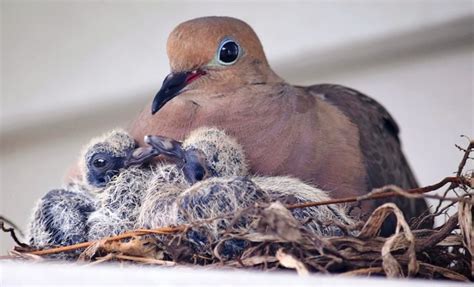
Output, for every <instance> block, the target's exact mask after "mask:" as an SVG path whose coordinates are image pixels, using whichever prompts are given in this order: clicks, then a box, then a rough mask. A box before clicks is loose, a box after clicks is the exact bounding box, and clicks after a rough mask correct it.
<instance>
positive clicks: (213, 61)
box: [152, 17, 281, 114]
mask: <svg viewBox="0 0 474 287" xmlns="http://www.w3.org/2000/svg"><path fill="white" fill-rule="evenodd" d="M167 52H168V58H169V61H170V67H171V73H170V74H169V75H168V76H167V77H166V78H165V80H164V81H163V85H162V87H161V89H160V91H159V92H158V94H157V95H156V96H155V99H154V101H153V104H152V114H154V113H156V112H157V111H158V110H159V109H160V108H162V107H163V106H164V105H165V104H166V103H167V102H168V101H170V100H171V99H173V98H174V97H175V96H177V95H178V94H181V93H183V92H185V91H188V90H195V89H200V90H206V91H207V92H209V91H212V90H214V91H216V90H217V91H220V92H224V91H225V89H229V90H231V89H235V88H236V87H239V86H242V85H247V84H252V83H267V82H275V81H281V79H280V78H279V77H278V76H277V75H276V74H275V73H274V72H273V71H272V70H271V69H270V67H269V65H268V62H267V59H266V57H265V53H264V52H263V47H262V44H261V43H260V40H259V39H258V37H257V35H256V34H255V32H254V31H253V30H252V28H251V27H250V26H249V25H248V24H246V23H245V22H243V21H241V20H238V19H235V18H230V17H203V18H197V19H193V20H189V21H186V22H184V23H181V24H180V25H178V26H177V27H176V28H175V29H174V30H173V31H172V32H171V34H170V36H169V38H168V44H167Z"/></svg>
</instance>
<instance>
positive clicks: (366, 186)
mask: <svg viewBox="0 0 474 287" xmlns="http://www.w3.org/2000/svg"><path fill="white" fill-rule="evenodd" d="M226 41H232V42H234V43H236V44H237V45H238V48H239V50H238V57H237V58H236V60H235V62H233V63H230V64H226V63H223V61H219V59H225V58H223V57H222V54H220V53H222V52H226V51H222V46H223V45H224V44H225V43H226ZM230 48H232V47H231V46H230ZM220 49H221V50H220ZM224 50H225V49H224ZM228 50H229V49H227V52H228ZM167 51H168V57H169V60H170V66H171V72H172V73H171V74H170V76H169V77H168V78H167V79H165V81H164V82H163V86H162V89H161V90H160V92H159V93H158V94H157V96H156V98H155V100H154V102H153V103H150V105H147V107H146V108H145V109H144V110H143V112H142V113H141V114H140V115H139V116H138V117H137V119H136V120H135V121H134V122H133V124H132V125H131V126H130V129H129V130H130V133H131V134H132V135H133V137H134V138H135V139H136V140H137V141H138V142H140V144H143V137H144V136H145V135H147V134H157V135H163V136H167V137H171V138H174V139H177V140H183V139H184V137H185V136H186V135H187V134H189V132H190V131H192V130H193V129H195V128H198V127H201V126H206V125H207V126H215V127H218V128H221V129H224V130H226V131H227V132H228V133H229V134H230V135H232V136H234V137H235V138H236V139H237V140H238V142H239V143H240V144H242V146H243V147H244V149H245V153H246V155H247V158H248V163H249V167H250V171H251V172H252V173H254V174H260V175H267V176H270V175H290V176H294V177H297V178H300V179H302V180H304V181H305V182H309V183H312V184H314V185H316V186H318V187H320V188H322V189H324V190H327V191H330V192H331V195H332V197H336V198H337V197H345V196H352V195H362V194H364V193H366V192H367V191H369V190H370V189H372V188H375V187H380V186H382V185H386V184H396V185H399V186H401V187H403V188H411V187H415V186H416V185H417V183H416V181H415V179H414V176H413V174H412V172H411V170H410V167H409V166H408V164H407V161H406V160H405V157H404V155H403V153H402V151H401V147H400V141H399V138H398V127H397V125H396V123H395V121H394V120H393V119H392V117H391V116H390V114H389V113H388V112H387V111H386V110H385V109H384V108H383V107H382V106H381V105H380V104H378V103H377V102H376V101H374V100H373V99H371V98H369V97H367V96H365V95H363V94H361V93H359V92H357V91H355V90H352V89H349V88H345V87H342V86H338V85H315V86H310V87H298V86H292V85H290V84H288V83H286V82H285V81H284V80H283V79H281V78H280V77H279V76H277V75H276V74H275V73H274V72H273V71H272V70H271V68H270V66H269V65H268V62H267V60H266V57H265V54H264V52H263V48H262V46H261V44H260V41H259V39H258V37H257V36H256V34H255V33H254V32H253V30H252V28H251V27H250V26H248V25H247V24H246V23H244V22H242V21H240V20H237V19H234V18H229V17H205V18H198V19H194V20H190V21H187V22H184V23H182V24H180V25H179V26H177V27H176V28H175V29H174V30H173V32H172V33H171V35H170V36H169V39H168V44H167ZM219 55H221V56H219ZM224 56H225V55H224ZM152 110H153V113H154V114H152ZM400 202H404V203H406V202H407V201H406V200H402V201H400ZM373 207H374V206H369V205H367V206H365V207H364V211H367V210H368V209H371V208H373ZM404 209H405V210H404V211H405V213H406V215H408V217H412V216H415V215H417V214H419V213H421V212H424V211H426V210H427V205H426V203H425V202H424V200H417V201H416V202H415V201H413V204H412V205H411V206H405V208H404Z"/></svg>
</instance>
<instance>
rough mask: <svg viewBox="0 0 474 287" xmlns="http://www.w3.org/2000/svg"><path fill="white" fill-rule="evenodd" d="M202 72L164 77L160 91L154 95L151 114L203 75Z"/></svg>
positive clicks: (196, 71)
mask: <svg viewBox="0 0 474 287" xmlns="http://www.w3.org/2000/svg"><path fill="white" fill-rule="evenodd" d="M205 74H206V72H204V71H203V70H199V69H198V70H193V71H185V72H175V73H171V74H169V75H168V76H166V78H165V80H164V81H163V85H162V86H161V89H160V90H159V91H158V93H157V94H156V96H155V98H154V99H153V103H152V105H151V114H152V115H154V114H155V113H156V112H158V111H159V110H160V109H161V108H162V107H163V106H164V105H165V104H166V103H167V102H168V101H170V100H171V99H173V98H174V97H176V96H177V95H178V94H179V93H180V92H181V91H182V90H183V88H184V87H186V86H187V85H189V84H190V83H191V82H193V81H194V80H197V79H198V78H199V77H201V76H203V75H205Z"/></svg>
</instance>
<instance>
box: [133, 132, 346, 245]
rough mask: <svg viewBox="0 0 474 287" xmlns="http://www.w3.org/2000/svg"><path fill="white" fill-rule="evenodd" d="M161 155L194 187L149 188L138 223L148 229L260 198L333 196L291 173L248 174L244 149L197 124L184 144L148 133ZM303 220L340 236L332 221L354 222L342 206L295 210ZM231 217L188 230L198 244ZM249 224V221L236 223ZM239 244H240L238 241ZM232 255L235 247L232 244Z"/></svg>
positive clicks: (287, 200) (314, 228) (323, 232)
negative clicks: (175, 162) (168, 159)
mask: <svg viewBox="0 0 474 287" xmlns="http://www.w3.org/2000/svg"><path fill="white" fill-rule="evenodd" d="M145 141H146V142H147V143H148V144H150V145H152V146H153V147H154V148H156V149H157V150H159V152H160V153H163V154H166V155H168V156H170V157H174V158H175V159H176V161H177V163H178V164H177V166H178V167H180V169H181V170H182V171H183V174H184V177H185V178H186V180H187V181H188V182H189V184H190V185H191V184H192V185H191V186H190V187H189V188H187V189H186V190H182V189H181V188H182V187H184V185H182V186H181V187H180V188H177V187H176V186H175V185H167V184H163V185H160V186H159V190H158V189H156V188H155V187H153V186H151V187H150V189H148V190H147V192H146V196H145V198H146V202H144V203H143V205H142V208H141V211H140V216H139V220H138V221H139V224H141V225H143V227H147V228H157V227H160V226H167V225H177V224H183V223H191V222H195V221H199V220H203V219H208V218H213V217H216V216H220V215H225V214H232V213H235V212H237V211H239V210H242V209H244V208H247V207H250V206H252V205H254V204H255V203H256V202H269V201H275V200H280V201H283V202H284V203H299V202H305V201H306V202H307V201H321V200H327V199H329V196H328V195H327V194H326V192H324V191H322V190H321V189H318V188H315V187H313V186H310V185H308V184H305V183H303V182H301V181H300V180H298V179H295V178H290V177H258V176H253V177H252V176H249V174H248V170H247V165H246V159H245V155H244V151H243V149H242V147H241V146H240V145H239V144H238V143H237V142H236V141H235V139H233V138H232V137H230V136H228V135H227V134H226V133H225V132H224V131H222V130H218V129H216V128H199V129H197V130H194V131H193V132H191V134H190V135H189V136H188V137H187V138H186V139H185V141H184V142H183V143H182V144H181V143H179V142H177V141H174V140H170V139H167V138H164V137H157V136H149V137H147V138H146V140H145ZM292 213H293V215H294V216H295V218H297V219H298V220H300V221H302V222H303V221H307V220H310V223H309V224H308V225H307V227H308V228H309V229H310V230H312V231H313V232H315V233H316V234H319V235H339V234H342V232H343V231H342V230H341V229H340V228H339V227H337V226H336V225H334V224H333V225H328V224H327V223H328V222H330V221H337V222H341V223H343V224H351V223H352V220H351V219H350V218H349V217H348V216H347V215H346V212H345V210H344V209H343V208H342V207H340V206H333V207H329V206H319V207H313V208H307V209H301V210H293V211H292ZM229 224H230V220H229V219H227V218H222V219H220V220H215V221H212V222H209V223H207V224H206V225H205V230H202V228H201V229H200V232H193V233H191V234H188V237H189V238H190V239H191V241H193V242H195V243H197V245H205V244H207V243H208V242H209V240H208V238H210V239H211V240H215V239H217V238H219V236H220V233H221V232H222V231H224V230H225V229H226V228H227V227H229ZM233 224H234V225H233V226H234V227H235V226H236V225H237V226H240V227H245V226H246V225H247V224H248V221H246V220H245V219H242V220H239V221H238V222H237V223H236V222H233ZM234 245H236V248H237V247H239V248H241V247H242V246H241V244H240V242H236V243H235V244H234ZM228 249H229V248H228ZM229 250H230V251H229V252H230V253H232V254H234V253H235V251H236V250H234V249H233V248H232V247H231V248H230V249H229Z"/></svg>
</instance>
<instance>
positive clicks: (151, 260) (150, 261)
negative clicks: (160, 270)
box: [114, 254, 176, 266]
mask: <svg viewBox="0 0 474 287" xmlns="http://www.w3.org/2000/svg"><path fill="white" fill-rule="evenodd" d="M114 258H116V259H122V260H128V261H136V262H141V263H146V264H154V265H162V266H176V262H173V261H167V260H160V259H154V258H147V257H138V256H129V255H123V254H117V255H115V256H114Z"/></svg>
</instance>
